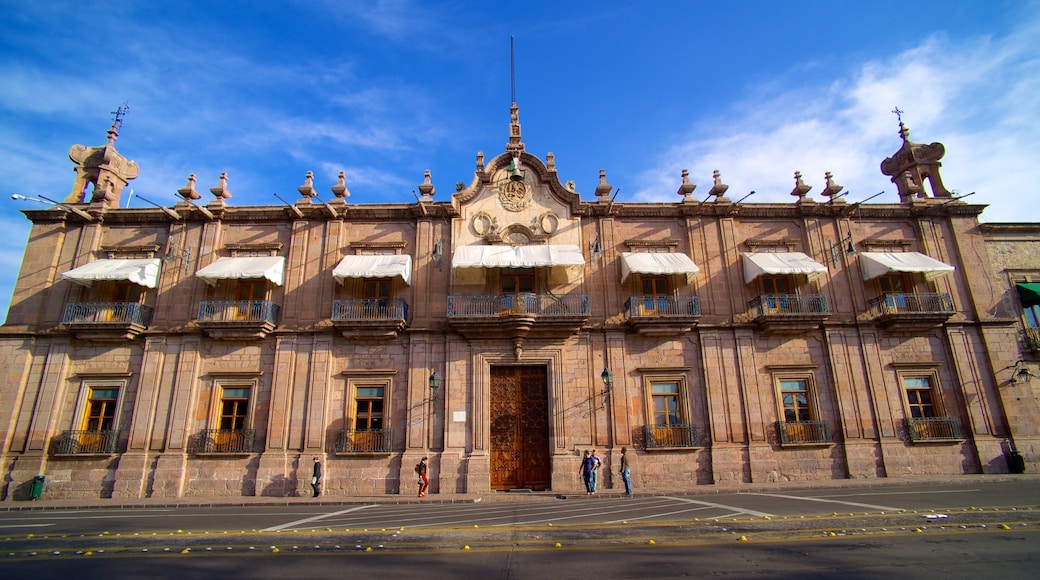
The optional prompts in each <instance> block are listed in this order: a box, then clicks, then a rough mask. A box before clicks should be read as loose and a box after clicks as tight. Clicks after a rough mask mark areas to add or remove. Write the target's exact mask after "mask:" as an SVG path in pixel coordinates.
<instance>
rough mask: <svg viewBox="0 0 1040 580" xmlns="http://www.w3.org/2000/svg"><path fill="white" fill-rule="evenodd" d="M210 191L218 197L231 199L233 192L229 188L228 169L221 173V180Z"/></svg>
mask: <svg viewBox="0 0 1040 580" xmlns="http://www.w3.org/2000/svg"><path fill="white" fill-rule="evenodd" d="M209 192H210V193H212V194H213V195H214V196H216V198H217V199H231V192H230V191H229V190H228V188H227V171H224V172H223V173H221V174H220V182H219V183H217V186H216V187H211V188H210V189H209Z"/></svg>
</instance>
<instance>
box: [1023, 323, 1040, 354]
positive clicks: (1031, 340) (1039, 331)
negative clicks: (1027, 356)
mask: <svg viewBox="0 0 1040 580" xmlns="http://www.w3.org/2000/svg"><path fill="white" fill-rule="evenodd" d="M1026 347H1027V348H1028V349H1029V350H1032V351H1040V328H1027V329H1026Z"/></svg>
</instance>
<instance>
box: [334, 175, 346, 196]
mask: <svg viewBox="0 0 1040 580" xmlns="http://www.w3.org/2000/svg"><path fill="white" fill-rule="evenodd" d="M332 194H333V195H335V196H336V197H339V198H344V197H350V190H349V189H347V174H346V173H345V172H343V171H340V172H339V177H338V178H336V185H333V186H332Z"/></svg>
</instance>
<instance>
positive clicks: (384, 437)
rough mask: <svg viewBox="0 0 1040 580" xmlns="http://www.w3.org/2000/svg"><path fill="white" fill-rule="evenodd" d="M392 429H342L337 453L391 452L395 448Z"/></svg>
mask: <svg viewBox="0 0 1040 580" xmlns="http://www.w3.org/2000/svg"><path fill="white" fill-rule="evenodd" d="M393 443H394V438H393V431H392V430H391V429H369V430H367V431H366V430H360V429H340V430H339V433H338V434H337V435H336V453H389V452H390V451H391V450H392V449H393Z"/></svg>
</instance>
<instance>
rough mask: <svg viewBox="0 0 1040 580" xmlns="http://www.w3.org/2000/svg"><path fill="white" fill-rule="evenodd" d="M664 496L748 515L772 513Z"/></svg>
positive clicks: (767, 515) (763, 515)
mask: <svg viewBox="0 0 1040 580" xmlns="http://www.w3.org/2000/svg"><path fill="white" fill-rule="evenodd" d="M762 495H767V494H762ZM665 497H667V498H668V499H674V500H675V501H684V502H686V503H695V504H698V505H706V506H708V507H714V508H719V509H727V510H733V511H736V512H740V513H742V514H747V515H749V516H761V517H773V514H767V513H766V512H758V511H755V510H749V509H744V508H741V507H737V506H732V505H725V504H721V503H712V502H710V501H697V500H695V499H688V498H685V497H671V496H665ZM778 497H779V496H778Z"/></svg>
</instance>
